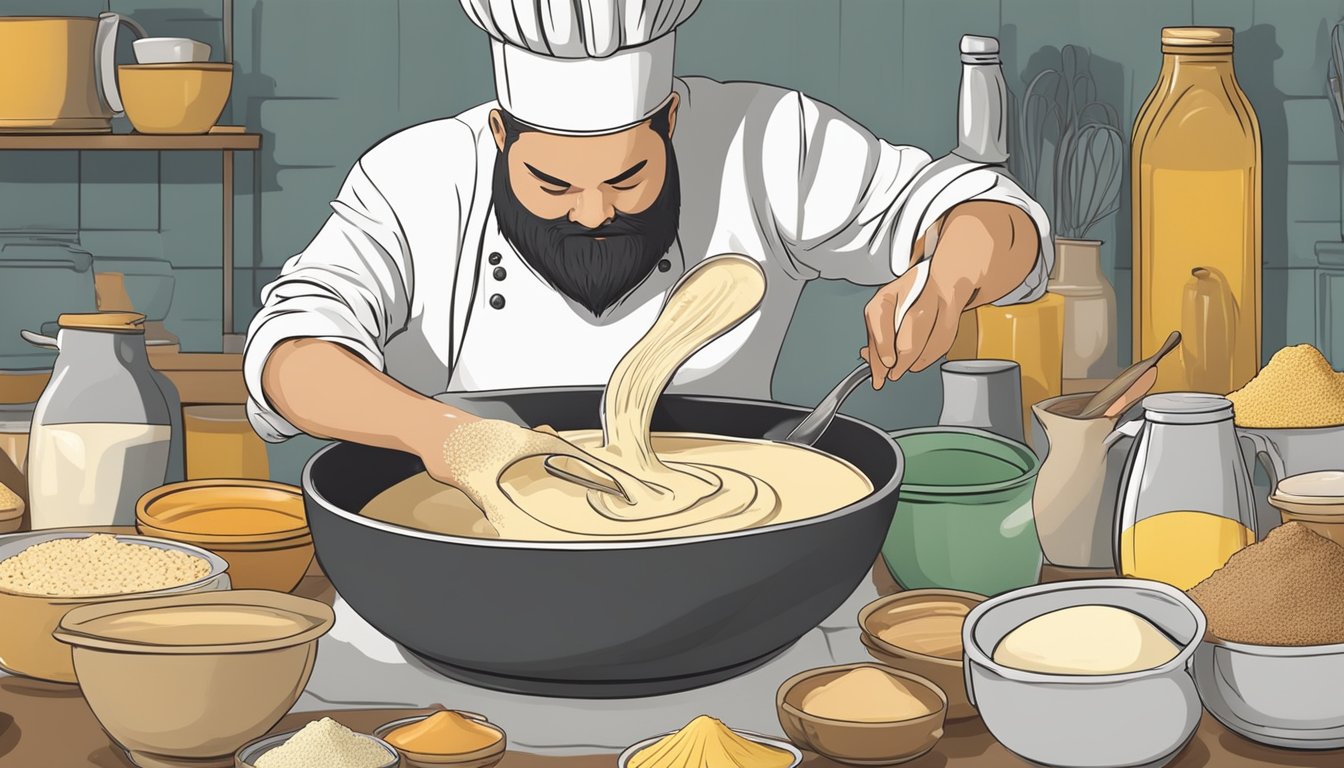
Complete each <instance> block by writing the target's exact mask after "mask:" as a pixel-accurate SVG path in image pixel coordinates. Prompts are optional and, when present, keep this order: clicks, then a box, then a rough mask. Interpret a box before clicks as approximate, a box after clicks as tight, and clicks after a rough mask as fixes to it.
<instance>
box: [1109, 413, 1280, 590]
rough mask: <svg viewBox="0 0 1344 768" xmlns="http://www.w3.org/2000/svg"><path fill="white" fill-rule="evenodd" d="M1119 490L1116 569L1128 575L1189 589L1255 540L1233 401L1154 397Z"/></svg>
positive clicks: (1248, 484) (1245, 470)
mask: <svg viewBox="0 0 1344 768" xmlns="http://www.w3.org/2000/svg"><path fill="white" fill-rule="evenodd" d="M1143 409H1144V418H1143V422H1142V427H1141V429H1140V430H1139V435H1138V439H1137V440H1136V441H1135V443H1134V447H1133V449H1132V450H1131V451H1130V454H1129V459H1128V461H1127V463H1126V467H1125V471H1124V473H1123V475H1122V476H1123V477H1124V481H1123V484H1122V486H1121V489H1120V515H1119V516H1118V518H1117V520H1118V522H1117V530H1116V540H1115V541H1116V563H1117V564H1118V566H1119V569H1120V572H1121V573H1122V574H1123V575H1125V576H1130V577H1134V578H1142V579H1152V580H1154V581H1162V582H1166V583H1167V584H1170V585H1172V586H1174V587H1176V588H1178V589H1190V588H1191V587H1193V586H1195V585H1196V584H1198V583H1199V582H1201V581H1203V580H1204V579H1206V578H1208V577H1209V576H1210V575H1211V574H1212V573H1213V572H1214V571H1216V570H1218V569H1219V568H1221V567H1223V565H1224V564H1226V563H1227V560H1228V558H1229V557H1231V556H1232V555H1233V554H1235V553H1236V552H1238V551H1239V550H1241V549H1243V548H1244V547H1246V546H1248V545H1250V544H1251V543H1253V542H1254V541H1255V539H1256V522H1255V505H1254V503H1253V502H1252V497H1251V476H1250V473H1249V471H1248V470H1247V468H1246V463H1245V460H1244V459H1243V457H1242V453H1241V450H1240V447H1239V442H1238V438H1237V432H1236V429H1235V427H1234V426H1233V423H1232V403H1231V402H1230V401H1229V400H1227V399H1226V398H1223V397H1218V396H1215V395H1207V394H1201V393H1193V392H1176V393H1170V394H1163V395H1150V396H1149V397H1147V398H1145V399H1144V401H1143Z"/></svg>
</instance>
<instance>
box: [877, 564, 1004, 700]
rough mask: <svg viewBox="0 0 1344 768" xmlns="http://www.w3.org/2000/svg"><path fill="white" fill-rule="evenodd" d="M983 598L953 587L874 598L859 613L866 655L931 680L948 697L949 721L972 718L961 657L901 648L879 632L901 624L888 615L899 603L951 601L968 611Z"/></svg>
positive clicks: (905, 604)
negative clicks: (950, 657)
mask: <svg viewBox="0 0 1344 768" xmlns="http://www.w3.org/2000/svg"><path fill="white" fill-rule="evenodd" d="M986 599H987V598H985V596H984V595H977V594H974V593H972V592H959V591H957V590H952V589H913V590H910V591H908V592H900V593H898V594H895V595H891V596H890V597H884V598H881V599H879V600H874V601H873V602H871V603H869V604H868V605H866V606H864V608H863V610H862V611H860V612H859V627H860V628H861V629H862V630H863V634H862V635H861V636H860V637H859V640H860V641H861V642H862V643H863V647H864V648H867V649H868V655H870V656H872V657H873V658H874V659H876V660H878V661H880V662H882V663H883V664H885V665H887V666H889V667H893V668H895V669H900V670H904V671H906V672H913V673H914V674H916V675H919V676H920V677H926V678H928V679H929V680H932V681H933V683H934V684H935V685H937V686H938V687H939V688H940V689H942V691H943V693H944V694H946V696H947V719H948V720H964V719H966V718H970V717H975V716H976V715H977V714H978V713H977V712H976V709H975V707H973V706H971V702H970V699H969V697H967V695H966V671H965V665H964V664H963V663H962V657H958V658H956V659H949V658H945V657H942V656H933V655H930V654H927V653H921V652H919V651H913V650H910V649H909V648H902V647H900V646H899V645H895V644H892V643H889V642H887V641H886V640H883V639H882V638H881V637H880V636H879V634H878V633H879V632H882V631H883V630H885V629H888V628H890V627H894V626H898V625H899V624H900V623H901V620H900V619H898V618H893V617H890V616H889V612H890V611H891V609H893V608H896V607H899V606H907V605H911V604H913V603H920V602H931V603H933V602H942V603H947V602H952V603H960V604H962V605H964V606H966V608H967V609H968V610H970V609H973V608H975V606H977V605H979V604H980V603H983V602H984V601H985V600H986ZM958 641H960V636H958Z"/></svg>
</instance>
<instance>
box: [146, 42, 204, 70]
mask: <svg viewBox="0 0 1344 768" xmlns="http://www.w3.org/2000/svg"><path fill="white" fill-rule="evenodd" d="M132 45H133V46H134V47H135V60H136V62H137V63H140V64H183V63H189V62H200V61H209V60H210V46H209V45H206V44H205V43H202V42H201V41H199V40H191V39H189V38H185V37H142V38H140V39H139V40H136V41H135V42H134V43H132Z"/></svg>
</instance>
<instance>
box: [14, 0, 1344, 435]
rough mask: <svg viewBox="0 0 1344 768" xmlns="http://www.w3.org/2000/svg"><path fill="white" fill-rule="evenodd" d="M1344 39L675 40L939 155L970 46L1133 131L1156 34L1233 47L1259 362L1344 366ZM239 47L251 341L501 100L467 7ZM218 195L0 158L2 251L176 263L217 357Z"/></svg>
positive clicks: (68, 156) (97, 170)
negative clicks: (1047, 78) (69, 241)
mask: <svg viewBox="0 0 1344 768" xmlns="http://www.w3.org/2000/svg"><path fill="white" fill-rule="evenodd" d="M108 5H109V4H108V2H106V0H102V1H97V0H3V1H2V2H0V13H42V14H52V13H69V14H85V15H92V14H95V13H97V12H98V11H100V10H104V9H106V8H107V7H108ZM110 7H111V9H112V10H116V11H119V12H124V13H127V14H129V15H131V16H133V17H134V18H135V19H137V20H138V21H140V22H141V23H142V24H143V25H144V26H146V27H147V28H148V29H149V31H150V32H151V34H155V35H185V36H190V37H195V38H198V39H203V40H206V41H207V42H210V43H212V44H213V45H215V46H217V48H218V46H219V45H220V43H221V39H222V35H223V23H222V21H221V19H220V13H221V3H220V2H219V0H111V2H110ZM1340 17H1344V0H938V1H937V2H935V1H934V0H703V5H702V8H701V10H700V11H699V12H698V13H697V14H696V16H695V17H694V18H692V20H691V21H690V22H688V23H687V24H686V25H685V27H684V28H683V29H682V32H681V34H680V36H679V51H678V70H679V71H680V72H682V73H686V74H705V75H709V76H712V77H716V78H720V79H751V80H760V81H768V82H773V83H777V84H780V85H786V86H791V87H796V88H799V89H801V90H803V91H805V92H807V93H808V94H809V95H811V96H813V97H815V98H818V99H821V100H823V101H826V102H829V103H831V104H833V105H835V106H836V107H838V108H840V109H841V110H843V111H845V112H846V113H848V114H850V115H851V116H853V117H854V118H856V119H858V120H859V121H861V122H863V123H864V124H866V125H867V126H868V127H869V128H871V129H872V130H873V131H874V132H876V133H877V134H879V135H881V136H883V137H885V138H887V139H889V140H891V141H895V142H903V143H912V144H917V145H919V146H922V147H924V148H925V149H927V150H928V151H930V152H932V153H934V154H935V155H937V154H941V153H942V152H945V151H947V150H948V149H950V148H951V146H952V145H953V143H954V135H955V134H954V132H955V98H956V92H957V82H958V77H959V69H958V66H959V65H958V60H957V55H956V46H957V41H958V38H959V37H960V35H962V34H964V33H977V34H990V35H996V36H998V37H999V38H1000V39H1001V40H1002V42H1003V46H1004V58H1005V62H1006V65H1005V69H1006V73H1007V77H1008V82H1009V86H1010V87H1011V88H1012V89H1014V90H1015V91H1017V92H1020V90H1021V89H1022V87H1023V78H1024V75H1025V76H1027V77H1029V76H1030V74H1031V73H1034V72H1035V71H1037V70H1038V69H1039V67H1040V65H1041V63H1042V62H1043V61H1045V60H1046V57H1048V56H1049V55H1050V54H1051V52H1052V51H1057V50H1058V49H1059V48H1061V47H1063V46H1065V45H1069V44H1075V45H1080V46H1083V47H1086V48H1088V49H1090V50H1091V52H1092V54H1093V71H1094V74H1095V76H1096V78H1097V81H1098V87H1099V90H1100V95H1101V96H1102V98H1103V99H1105V100H1106V101H1108V102H1110V103H1111V104H1113V105H1114V106H1115V107H1116V108H1117V109H1118V110H1119V112H1120V114H1121V115H1122V119H1123V120H1124V122H1125V126H1124V128H1125V130H1126V131H1128V127H1129V123H1130V122H1131V121H1132V120H1133V117H1134V114H1135V112H1136V111H1137V110H1138V107H1139V105H1140V104H1141V102H1142V100H1143V99H1144V97H1145V96H1146V95H1147V93H1148V90H1149V88H1150V87H1151V86H1152V84H1153V82H1154V81H1155V79H1156V76H1157V70H1158V67H1159V65H1160V59H1161V56H1160V52H1159V43H1158V35H1159V30H1160V28H1161V27H1162V26H1165V25H1183V24H1201V25H1222V26H1232V27H1235V28H1236V30H1237V72H1238V77H1239V78H1240V80H1241V83H1242V85H1243V88H1244V89H1245V90H1246V92H1247V93H1248V94H1249V96H1250V98H1251V101H1252V103H1253V104H1254V106H1255V109H1256V111H1257V113H1258V115H1259V118H1260V123H1261V126H1262V130H1263V134H1264V143H1265V158H1264V160H1265V174H1264V179H1265V188H1264V201H1265V203H1264V204H1265V209H1264V223H1265V262H1266V271H1265V293H1264V296H1265V307H1264V315H1265V317H1264V328H1265V349H1266V351H1267V353H1269V352H1272V351H1273V350H1275V349H1277V348H1278V347H1280V346H1282V345H1283V344H1285V343H1297V342H1314V343H1318V344H1319V345H1321V346H1322V348H1323V349H1324V350H1325V351H1326V352H1327V354H1330V355H1331V356H1332V358H1333V360H1334V362H1335V364H1336V365H1337V366H1344V303H1341V302H1344V247H1338V246H1337V247H1333V248H1332V247H1330V246H1323V247H1322V248H1320V249H1318V248H1317V243H1318V242H1323V241H1324V242H1338V241H1340V239H1341V225H1340V186H1341V182H1340V171H1339V156H1340V155H1339V153H1340V149H1341V147H1340V145H1341V141H1340V134H1339V130H1338V128H1337V127H1336V121H1335V118H1334V115H1333V109H1332V106H1331V104H1330V102H1329V101H1328V100H1326V99H1325V98H1324V94H1325V86H1324V82H1325V70H1326V63H1327V61H1328V60H1329V45H1328V39H1329V31H1330V28H1331V27H1332V26H1333V25H1334V23H1335V22H1336V21H1338V20H1339V19H1340ZM234 30H235V32H234V35H235V36H234V45H235V50H234V59H235V61H236V62H237V64H238V73H237V80H236V82H235V87H234V93H233V98H232V104H231V107H230V113H231V114H230V115H228V116H227V117H228V118H229V119H230V120H231V121H232V122H235V123H244V124H246V125H247V126H248V127H249V128H251V129H253V130H258V131H261V132H263V133H264V134H265V149H264V151H263V152H262V153H260V155H259V157H258V158H257V160H258V173H259V177H258V178H255V179H254V177H253V176H252V171H251V168H250V164H249V163H248V162H247V158H246V157H244V158H243V159H242V160H241V161H240V163H239V175H238V179H237V184H238V188H239V191H240V195H239V198H238V213H239V215H238V221H237V233H236V242H237V244H238V253H237V265H238V266H237V274H236V278H237V284H238V286H239V290H238V293H237V301H236V314H237V316H238V317H239V318H240V320H239V330H242V329H243V328H244V327H245V320H246V319H247V318H248V317H250V316H251V314H252V312H253V311H254V309H255V302H256V296H257V293H258V292H259V290H260V288H261V286H262V285H264V284H265V283H266V282H267V281H268V280H269V279H271V277H272V276H273V275H274V274H275V272H276V270H277V268H278V267H279V266H280V265H281V264H282V263H283V262H284V261H285V259H287V258H289V257H290V256H291V255H292V254H293V253H295V252H296V251H298V250H300V249H302V248H303V246H304V245H305V244H306V243H307V242H308V240H309V238H311V236H312V235H313V233H314V232H315V231H316V230H317V228H318V227H319V226H320V225H321V223H322V221H323V219H324V218H325V216H326V214H327V211H328V208H327V202H328V200H329V199H330V198H331V196H332V195H333V194H334V193H335V192H336V190H337V188H338V186H339V184H340V182H341V179H342V178H343V176H344V174H345V172H346V171H347V170H348V169H349V167H350V164H351V163H352V162H353V160H354V159H355V158H356V157H357V156H358V155H359V154H360V153H361V152H362V151H363V150H364V149H366V148H367V147H368V146H369V145H371V144H372V143H374V142H376V141H377V140H378V139H379V138H381V137H382V136H384V135H386V134H388V133H390V132H392V131H395V130H396V129H398V128H400V127H402V126H405V125H409V124H412V123H415V122H419V121H423V120H426V119H431V118H434V117H437V116H441V115H447V114H452V113H455V112H458V111H460V110H463V109H466V108H468V107H471V106H473V105H475V104H478V103H480V102H482V101H485V100H487V99H489V98H491V95H492V82H491V76H490V64H489V56H488V48H487V44H486V40H485V37H484V35H483V33H481V32H479V31H478V30H477V29H476V28H475V27H473V26H472V25H471V24H470V23H469V22H468V21H467V19H466V17H465V15H464V14H463V13H462V11H461V9H460V8H459V6H458V4H457V2H455V1H454V0H236V3H235V9H234ZM124 54H125V55H127V56H129V51H126V52H124ZM219 175H220V168H219V159H218V156H217V155H211V154H208V153H200V154H193V153H164V154H162V155H155V154H138V153H137V154H130V153H126V154H123V153H117V154H105V155H100V154H97V153H83V154H80V153H56V154H51V153H19V152H9V153H0V232H4V231H31V230H34V229H39V230H47V231H58V232H68V233H71V236H72V237H78V239H79V241H80V242H81V244H82V245H83V247H84V248H86V249H87V250H89V251H92V252H93V253H94V254H95V255H99V256H154V257H162V258H167V259H169V260H171V261H172V262H173V263H174V264H175V265H176V267H177V274H178V284H177V293H176V296H175V299H174V305H173V310H172V314H171V316H170V317H169V321H168V324H169V327H170V328H171V329H173V330H174V331H176V332H177V333H178V334H179V335H180V336H182V337H183V340H184V344H185V345H186V346H187V347H188V348H191V349H195V350H201V351H210V350H214V349H218V347H219V339H218V328H219V322H220V316H221V308H220V306H219V301H218V298H217V297H218V292H219V284H220V268H219V263H220V249H219V227H220V223H219V190H218V186H217V185H218V181H219ZM254 183H255V185H256V186H257V187H258V188H259V189H260V190H261V197H260V200H254V199H253V197H252V195H251V193H250V190H251V189H252V188H253V185H254ZM1124 196H1125V197H1126V198H1127V196H1128V190H1127V189H1126V191H1125V195H1124ZM257 209H259V210H260V211H261V212H262V215H261V217H260V226H259V227H256V226H254V225H255V220H254V217H253V215H252V213H253V211H254V210H257ZM1097 236H1099V237H1100V238H1101V239H1103V240H1105V241H1106V243H1107V245H1106V249H1105V255H1104V260H1105V268H1106V270H1107V273H1108V274H1109V275H1110V276H1111V278H1112V280H1113V281H1114V284H1115V286H1116V291H1117V294H1118V295H1119V300H1120V306H1121V323H1120V325H1121V330H1122V338H1121V339H1120V344H1119V345H1118V349H1119V350H1120V353H1121V355H1123V354H1124V353H1125V351H1126V350H1128V348H1129V341H1128V319H1127V310H1126V307H1127V306H1128V301H1129V293H1130V290H1129V285H1130V282H1129V281H1130V273H1129V248H1128V240H1129V235H1128V210H1127V206H1126V208H1125V210H1122V211H1121V213H1120V215H1119V216H1118V217H1115V218H1114V219H1113V220H1111V221H1109V222H1107V223H1106V224H1104V225H1103V226H1102V227H1101V228H1100V231H1099V232H1098V233H1097ZM1318 250H1319V251H1320V254H1321V255H1319V256H1318ZM868 295H869V292H868V291H865V290H863V289H860V288H857V287H854V286H849V285H846V284H833V283H816V284H814V285H812V286H810V287H809V289H808V290H807V292H806V293H805V295H804V300H803V304H802V306H801V307H800V309H799V314H798V317H797V318H796V319H795V321H794V323H793V326H792V329H791V332H790V335H789V338H788V341H787V342H786V345H785V349H784V353H783V356H782V359H781V362H780V366H779V368H778V370H777V372H776V377H775V381H776V395H777V396H778V397H779V398H780V399H782V400H786V401H794V402H812V401H815V400H816V398H817V397H819V396H820V394H821V393H822V392H823V391H824V390H825V389H827V388H829V386H830V385H831V384H832V383H833V382H834V381H835V380H836V379H837V378H838V377H839V376H840V375H841V374H842V373H843V372H844V371H846V370H847V369H848V368H849V367H850V365H851V364H852V363H853V362H854V361H853V359H852V355H853V353H854V352H855V350H857V349H858V347H859V346H860V345H861V343H862V341H863V329H862V325H861V321H860V309H861V307H862V305H863V303H864V302H865V301H866V300H867V297H868ZM1117 362H1121V361H1119V360H1117ZM938 396H939V388H938V384H937V381H936V376H935V375H933V374H925V375H922V376H914V377H911V379H910V380H909V381H906V382H903V383H902V385H901V386H900V387H899V388H888V390H887V391H884V392H882V393H874V392H871V391H861V392H860V393H858V394H857V395H856V396H855V399H854V401H853V402H852V404H851V406H850V407H849V410H851V411H853V412H854V413H856V414H858V415H861V416H863V417H866V418H869V419H871V420H873V421H875V422H877V423H881V424H884V425H889V426H893V427H895V426H901V425H905V424H914V423H919V422H924V421H927V420H928V412H929V411H928V408H929V406H930V405H932V407H934V408H935V409H936V404H937V402H938Z"/></svg>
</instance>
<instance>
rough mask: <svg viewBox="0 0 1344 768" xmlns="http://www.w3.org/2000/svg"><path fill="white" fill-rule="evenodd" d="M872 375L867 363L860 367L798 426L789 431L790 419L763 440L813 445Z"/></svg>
mask: <svg viewBox="0 0 1344 768" xmlns="http://www.w3.org/2000/svg"><path fill="white" fill-rule="evenodd" d="M872 375H873V369H872V367H871V366H870V365H869V364H868V363H864V364H863V365H860V366H859V367H858V368H855V369H854V370H853V371H852V372H851V373H850V374H849V375H848V376H846V377H845V378H843V379H841V380H840V383H839V384H836V385H835V389H832V390H831V391H830V392H828V393H827V394H826V396H825V397H823V398H822V399H821V402H820V403H817V407H816V408H813V409H812V412H811V413H809V414H808V415H807V416H805V417H804V418H803V420H802V421H801V422H799V423H798V426H796V427H793V429H791V430H790V429H789V427H790V426H792V424H793V420H792V419H790V420H788V421H785V422H784V423H782V424H780V425H778V426H776V427H774V428H773V429H771V430H769V431H768V432H766V433H765V439H766V440H775V441H777V442H783V443H795V444H797V445H813V444H814V443H816V442H817V440H819V439H820V438H821V435H822V433H824V432H825V431H826V428H827V427H829V426H830V425H831V422H832V421H833V420H834V419H835V414H837V413H839V412H840V406H841V405H842V404H843V403H844V402H845V399H846V398H848V397H849V396H850V394H851V393H852V392H853V391H854V390H855V389H858V387H859V384H861V383H863V381H864V380H865V379H867V378H872Z"/></svg>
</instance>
